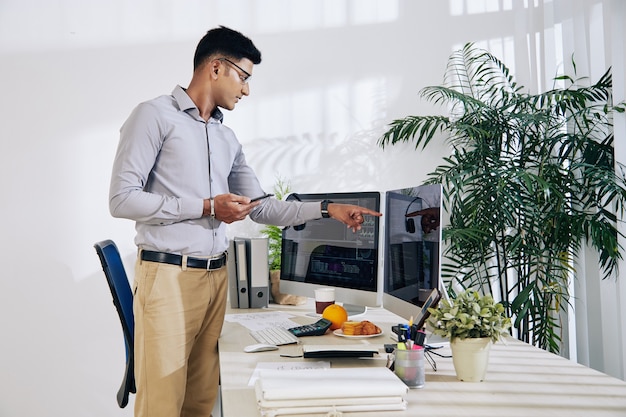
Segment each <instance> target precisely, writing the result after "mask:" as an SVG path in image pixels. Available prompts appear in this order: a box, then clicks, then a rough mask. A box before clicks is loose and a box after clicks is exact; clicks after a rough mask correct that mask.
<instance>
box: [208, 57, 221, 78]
mask: <svg viewBox="0 0 626 417" xmlns="http://www.w3.org/2000/svg"><path fill="white" fill-rule="evenodd" d="M209 65H210V66H211V67H210V68H209V71H211V73H212V74H211V75H213V74H215V75H217V74H218V73H219V68H220V61H218V60H217V59H214V60H213V61H211V63H210V64H209Z"/></svg>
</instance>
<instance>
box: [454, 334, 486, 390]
mask: <svg viewBox="0 0 626 417" xmlns="http://www.w3.org/2000/svg"><path fill="white" fill-rule="evenodd" d="M490 347H491V339H490V338H488V337H481V338H475V339H463V340H461V339H455V340H454V342H451V343H450V349H452V363H453V364H454V370H455V371H456V377H457V379H458V380H460V381H466V382H481V381H483V380H484V379H485V374H486V373H487V363H488V362H489V348H490Z"/></svg>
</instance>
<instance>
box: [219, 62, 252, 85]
mask: <svg viewBox="0 0 626 417" xmlns="http://www.w3.org/2000/svg"><path fill="white" fill-rule="evenodd" d="M217 60H218V61H222V62H223V61H226V62H228V63H229V64H231V65H232V66H234V67H235V68H237V69H238V70H239V71H241V72H243V73H244V74H245V75H241V74H239V79H240V80H241V84H245V83H247V82H248V80H250V77H252V74H250V73H249V72H248V71H246V70H245V69H243V68H241V67H240V66H239V65H237V64H235V63H234V62H233V61H231V60H230V59H228V58H218V59H217Z"/></svg>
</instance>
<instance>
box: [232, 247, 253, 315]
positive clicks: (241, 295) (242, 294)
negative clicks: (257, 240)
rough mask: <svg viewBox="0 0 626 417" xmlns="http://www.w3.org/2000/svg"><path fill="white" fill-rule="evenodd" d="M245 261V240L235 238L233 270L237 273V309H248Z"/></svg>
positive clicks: (246, 262) (246, 267) (248, 299)
mask: <svg viewBox="0 0 626 417" xmlns="http://www.w3.org/2000/svg"><path fill="white" fill-rule="evenodd" d="M247 259H248V258H247V256H246V242H245V240H244V239H240V238H235V265H236V268H235V269H236V271H237V298H238V300H239V308H250V297H249V295H248V261H247Z"/></svg>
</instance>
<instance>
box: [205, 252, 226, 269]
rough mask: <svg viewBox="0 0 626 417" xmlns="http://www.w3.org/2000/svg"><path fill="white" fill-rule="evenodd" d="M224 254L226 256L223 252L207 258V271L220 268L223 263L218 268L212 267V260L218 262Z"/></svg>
mask: <svg viewBox="0 0 626 417" xmlns="http://www.w3.org/2000/svg"><path fill="white" fill-rule="evenodd" d="M223 256H224V253H221V254H219V255H216V256H214V257H213V258H209V259H207V260H206V269H207V271H214V270H216V269H220V268H221V267H222V266H223V265H220V266H219V267H217V268H211V262H213V261H216V262H217V261H220V260H221V259H222V257H223Z"/></svg>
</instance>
